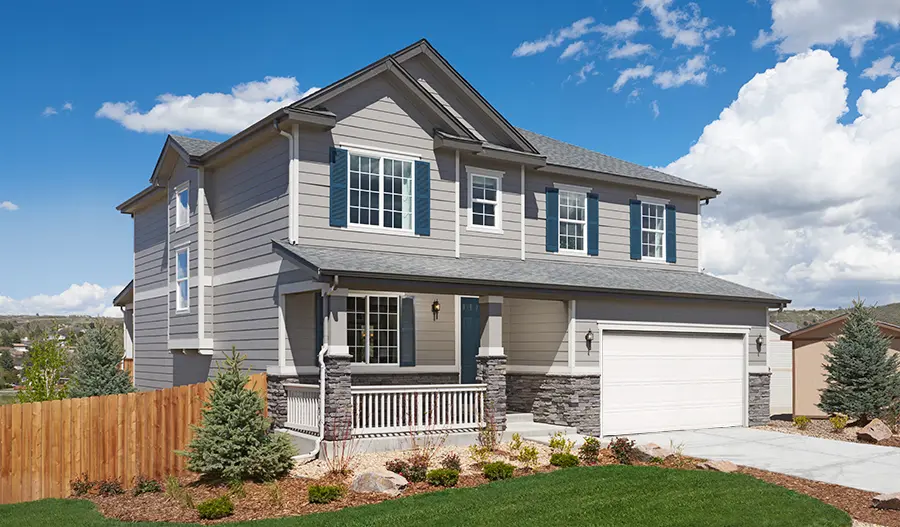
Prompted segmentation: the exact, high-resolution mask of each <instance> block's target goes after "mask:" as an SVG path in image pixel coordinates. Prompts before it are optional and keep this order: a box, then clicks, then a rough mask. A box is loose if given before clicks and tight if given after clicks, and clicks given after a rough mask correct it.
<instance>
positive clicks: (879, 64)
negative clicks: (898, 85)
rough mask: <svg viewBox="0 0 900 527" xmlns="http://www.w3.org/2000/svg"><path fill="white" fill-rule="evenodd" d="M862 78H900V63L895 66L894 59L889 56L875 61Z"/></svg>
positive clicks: (865, 70) (864, 71)
mask: <svg viewBox="0 0 900 527" xmlns="http://www.w3.org/2000/svg"><path fill="white" fill-rule="evenodd" d="M860 77H865V78H867V79H872V80H875V79H877V78H879V77H890V78H892V79H893V78H895V77H900V63H897V64H894V57H892V56H890V55H888V56H886V57H881V58H880V59H878V60H876V61H873V62H872V65H871V66H869V67H868V68H866V69H864V70H863V72H862V74H861V75H860Z"/></svg>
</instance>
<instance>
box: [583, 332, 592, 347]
mask: <svg viewBox="0 0 900 527" xmlns="http://www.w3.org/2000/svg"><path fill="white" fill-rule="evenodd" d="M593 341H594V332H593V331H592V330H590V329H589V330H588V332H587V333H585V334H584V343H585V345H587V349H588V351H591V342H593Z"/></svg>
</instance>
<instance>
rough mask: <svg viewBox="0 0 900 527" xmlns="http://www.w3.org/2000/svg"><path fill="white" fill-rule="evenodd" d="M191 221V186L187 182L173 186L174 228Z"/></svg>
mask: <svg viewBox="0 0 900 527" xmlns="http://www.w3.org/2000/svg"><path fill="white" fill-rule="evenodd" d="M190 222H191V188H190V184H189V183H184V184H182V185H179V186H177V187H175V228H176V229H180V228H182V227H185V226H187V225H189V224H190Z"/></svg>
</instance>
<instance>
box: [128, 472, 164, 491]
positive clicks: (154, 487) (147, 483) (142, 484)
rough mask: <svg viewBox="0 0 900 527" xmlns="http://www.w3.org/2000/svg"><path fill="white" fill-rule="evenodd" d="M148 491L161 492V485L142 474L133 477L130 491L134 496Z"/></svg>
mask: <svg viewBox="0 0 900 527" xmlns="http://www.w3.org/2000/svg"><path fill="white" fill-rule="evenodd" d="M149 492H162V486H161V485H160V484H159V482H158V481H156V480H155V479H150V478H145V477H144V476H138V477H137V478H135V480H134V490H133V491H132V493H133V494H134V495H135V496H140V495H141V494H147V493H149Z"/></svg>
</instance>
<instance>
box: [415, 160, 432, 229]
mask: <svg viewBox="0 0 900 527" xmlns="http://www.w3.org/2000/svg"><path fill="white" fill-rule="evenodd" d="M415 185H416V199H415V205H414V206H415V207H416V234H418V235H419V236H431V163H429V162H427V161H416V180H415Z"/></svg>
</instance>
